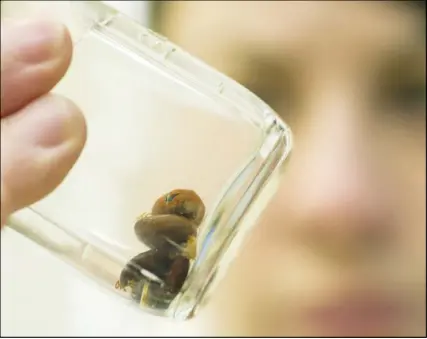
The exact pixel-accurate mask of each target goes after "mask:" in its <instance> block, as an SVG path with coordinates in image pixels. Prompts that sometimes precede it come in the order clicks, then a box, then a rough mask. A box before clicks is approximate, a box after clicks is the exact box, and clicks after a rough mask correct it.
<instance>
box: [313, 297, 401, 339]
mask: <svg viewBox="0 0 427 339" xmlns="http://www.w3.org/2000/svg"><path fill="white" fill-rule="evenodd" d="M406 315H407V314H406ZM305 316H306V317H307V318H306V320H308V324H311V325H312V326H313V328H312V329H313V330H315V331H316V333H321V334H322V335H323V336H386V335H388V334H390V333H396V331H398V329H399V324H402V318H403V316H405V311H404V308H403V305H402V303H400V302H398V301H397V300H395V299H393V298H390V297H389V298H385V297H383V298H381V297H379V296H377V295H368V294H365V295H352V296H347V297H343V298H340V299H339V300H337V301H336V302H332V303H330V304H326V305H321V306H318V307H314V308H311V309H309V310H306V313H305Z"/></svg>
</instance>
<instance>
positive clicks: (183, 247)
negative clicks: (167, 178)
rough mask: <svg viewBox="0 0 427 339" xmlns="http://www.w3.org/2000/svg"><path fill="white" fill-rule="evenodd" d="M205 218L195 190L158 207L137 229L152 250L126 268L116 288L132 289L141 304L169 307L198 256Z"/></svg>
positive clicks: (159, 202) (168, 195) (172, 195)
mask: <svg viewBox="0 0 427 339" xmlns="http://www.w3.org/2000/svg"><path fill="white" fill-rule="evenodd" d="M204 215H205V205H204V204H203V201H202V199H201V198H200V197H199V196H198V195H197V194H196V193H195V192H194V191H192V190H184V189H175V190H173V191H171V192H169V193H166V194H164V195H162V196H161V197H160V198H159V199H157V200H156V202H155V203H154V205H153V207H152V209H151V213H144V214H142V215H141V216H140V217H139V218H138V219H137V220H136V223H135V225H134V231H135V234H136V237H137V238H138V240H140V241H141V242H142V243H144V244H145V245H146V246H148V248H149V250H148V251H146V252H143V253H140V254H138V255H137V256H135V257H133V258H132V259H131V260H130V261H129V262H128V263H127V264H126V266H125V267H124V268H123V270H122V272H121V274H120V279H119V281H117V283H116V288H120V289H125V290H126V289H127V288H130V290H131V295H132V298H133V299H134V300H136V301H139V302H140V304H142V305H146V304H151V305H159V306H160V307H161V305H162V304H165V303H166V304H168V303H169V302H170V301H171V300H172V299H173V298H174V297H175V296H176V295H177V294H178V292H179V291H180V289H181V287H182V285H183V284H184V281H185V279H186V277H187V274H188V271H189V269H190V260H193V259H195V257H196V255H197V229H198V227H199V226H200V224H201V222H202V220H203V218H204Z"/></svg>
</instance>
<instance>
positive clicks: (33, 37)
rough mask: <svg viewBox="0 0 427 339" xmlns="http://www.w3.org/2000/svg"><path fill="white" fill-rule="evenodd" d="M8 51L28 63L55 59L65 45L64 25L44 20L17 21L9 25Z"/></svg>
mask: <svg viewBox="0 0 427 339" xmlns="http://www.w3.org/2000/svg"><path fill="white" fill-rule="evenodd" d="M5 37H6V39H7V40H9V41H10V45H9V46H10V47H9V48H10V50H11V52H12V53H13V54H14V55H15V57H16V58H18V59H19V60H22V61H24V62H28V63H38V62H42V61H45V60H48V59H53V58H55V57H56V56H57V55H58V54H59V55H60V52H61V50H62V48H63V46H64V44H65V39H66V28H65V26H64V25H62V24H60V23H56V22H52V21H46V20H31V21H17V22H14V23H12V24H11V25H10V27H9V29H8V36H5Z"/></svg>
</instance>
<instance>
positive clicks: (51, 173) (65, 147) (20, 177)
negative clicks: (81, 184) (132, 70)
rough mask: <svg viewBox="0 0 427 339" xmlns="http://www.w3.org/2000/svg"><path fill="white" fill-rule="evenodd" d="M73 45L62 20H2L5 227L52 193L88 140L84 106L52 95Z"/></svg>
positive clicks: (3, 207) (2, 171) (2, 170)
mask: <svg viewBox="0 0 427 339" xmlns="http://www.w3.org/2000/svg"><path fill="white" fill-rule="evenodd" d="M71 52H72V44H71V39H70V35H69V33H68V31H67V30H66V28H65V27H64V26H62V25H59V24H56V23H50V22H43V21H25V22H24V21H23V22H20V21H19V22H16V21H7V22H2V23H1V226H2V227H3V225H4V224H5V222H6V220H7V217H8V216H9V215H10V214H11V213H13V212H14V211H16V210H18V209H20V208H22V207H25V206H27V205H30V204H32V203H34V202H36V201H37V200H39V199H41V198H42V197H44V196H46V195H47V194H49V193H50V192H51V191H52V190H53V189H55V187H57V186H58V185H59V184H60V183H61V181H62V180H63V179H64V177H65V176H66V174H67V173H68V171H69V170H70V169H71V167H72V166H73V164H74V163H75V161H76V160H77V158H78V156H79V155H80V152H81V150H82V148H83V145H84V143H85V140H86V127H85V126H86V125H85V121H84V118H83V115H82V114H81V112H80V110H79V109H78V108H77V107H76V106H75V105H74V104H73V103H72V102H70V101H69V100H67V99H66V98H63V97H60V96H57V95H52V94H49V91H50V90H51V89H52V87H54V86H55V84H56V83H57V82H58V81H59V80H60V79H61V78H62V76H63V75H64V74H65V72H66V70H67V68H68V66H69V64H70V60H71Z"/></svg>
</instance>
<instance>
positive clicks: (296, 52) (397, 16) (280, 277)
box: [160, 1, 426, 336]
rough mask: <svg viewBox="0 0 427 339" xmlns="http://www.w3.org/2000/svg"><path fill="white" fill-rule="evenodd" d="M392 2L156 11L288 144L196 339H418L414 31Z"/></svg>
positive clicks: (419, 53) (420, 39)
mask: <svg viewBox="0 0 427 339" xmlns="http://www.w3.org/2000/svg"><path fill="white" fill-rule="evenodd" d="M401 5H402V3H400V4H396V3H394V4H393V3H389V2H322V1H309V2H302V1H301V2H299V1H298V2H293V1H286V2H285V1H283V2H281V1H277V2H268V1H265V2H258V1H253V2H237V1H228V2H225V1H224V2H214V1H212V2H204V1H193V2H190V1H178V2H170V4H169V5H166V7H165V10H164V16H163V17H162V20H163V21H162V25H161V27H160V30H161V31H162V33H163V34H165V35H166V36H168V37H169V38H170V39H171V40H172V41H174V42H176V43H177V44H179V45H180V46H182V47H183V48H184V49H186V50H187V51H189V52H190V53H192V54H194V55H196V56H198V57H199V58H201V59H203V60H204V61H206V62H207V63H209V64H211V65H213V66H214V67H216V68H217V69H219V70H220V71H222V72H224V73H226V74H228V75H229V76H231V77H233V78H234V79H236V80H238V81H239V82H241V83H242V84H243V85H245V86H247V87H248V88H250V89H251V90H253V91H254V92H255V93H256V94H258V95H259V96H260V97H261V98H262V99H264V100H265V101H266V102H267V103H269V104H270V105H271V106H272V107H273V108H274V109H275V110H276V111H277V112H278V113H279V114H280V116H281V117H282V118H283V119H284V120H285V121H286V122H287V123H288V124H289V125H290V127H291V129H292V131H293V133H294V138H295V148H294V151H293V154H292V158H291V159H290V161H289V162H288V164H287V166H286V172H285V171H283V175H282V178H281V183H280V187H279V189H278V191H277V194H276V195H275V197H274V199H273V200H272V202H271V204H270V205H269V207H268V208H267V209H266V211H265V213H264V215H263V217H262V218H261V219H260V221H259V223H258V226H257V227H256V228H255V229H254V230H253V231H252V233H251V235H250V236H249V239H248V241H247V242H246V244H245V245H244V249H243V250H242V251H241V254H240V255H239V257H238V258H237V259H236V260H235V261H234V263H233V265H232V267H231V269H230V271H229V273H228V275H227V277H226V278H225V279H224V280H223V281H222V282H221V284H220V286H219V287H218V289H217V290H216V292H215V295H214V297H213V298H212V300H211V301H210V303H209V306H207V307H206V309H205V310H204V311H203V312H201V314H200V319H199V320H197V319H196V320H195V321H196V322H197V321H199V322H200V327H201V328H203V329H204V330H203V334H209V335H213V334H216V335H227V336H235V335H237V336H334V335H336V336H425V334H426V323H425V307H426V294H425V292H426V291H425V289H426V288H425V284H426V279H425V276H426V261H425V253H426V240H425V239H426V237H425V236H426V218H425V215H426V214H425V213H426V209H425V203H426V192H425V187H426V176H425V170H426V167H425V161H426V158H425V151H426V149H425V147H426V146H425V137H426V132H425V127H426V126H425V121H426V120H425V94H424V92H425V35H424V27H425V21H424V19H423V17H424V13H423V12H422V11H419V10H418V11H417V10H414V9H410V8H409V7H406V6H401ZM335 305H336V307H335Z"/></svg>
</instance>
